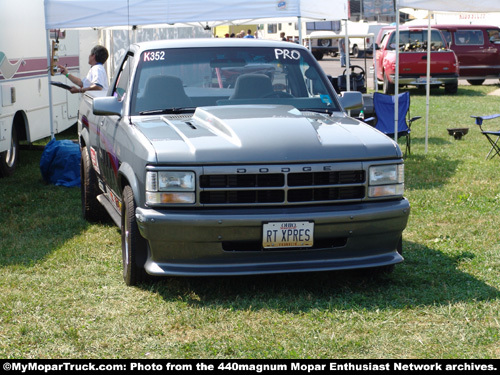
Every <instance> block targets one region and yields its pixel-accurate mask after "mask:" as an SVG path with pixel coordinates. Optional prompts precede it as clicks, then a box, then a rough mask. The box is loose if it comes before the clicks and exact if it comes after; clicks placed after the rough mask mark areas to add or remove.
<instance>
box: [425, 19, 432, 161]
mask: <svg viewBox="0 0 500 375" xmlns="http://www.w3.org/2000/svg"><path fill="white" fill-rule="evenodd" d="M431 16H432V12H431V11H429V12H427V17H429V19H428V21H429V22H428V24H427V82H426V85H425V153H426V154H427V147H428V139H429V97H430V94H431V55H432V54H431V40H432V38H431Z"/></svg>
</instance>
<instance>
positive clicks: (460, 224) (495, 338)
mask: <svg viewBox="0 0 500 375" xmlns="http://www.w3.org/2000/svg"><path fill="white" fill-rule="evenodd" d="M496 88H498V86H480V87H472V86H460V89H459V92H458V95H453V96H447V95H444V93H443V90H442V89H441V90H436V91H433V92H432V95H431V99H430V118H429V146H428V152H427V153H425V142H424V134H425V120H424V119H422V120H419V121H417V122H415V123H414V125H413V133H412V134H413V135H412V153H411V155H409V156H408V157H407V159H406V167H405V172H406V196H407V197H408V199H409V200H410V202H411V205H412V212H411V215H410V221H409V225H408V227H407V229H406V231H405V237H404V242H403V247H404V256H405V262H404V263H402V264H401V265H398V266H397V267H396V269H395V271H394V272H393V273H392V274H391V275H389V276H383V277H380V278H378V279H375V280H374V279H370V278H367V277H361V276H360V275H359V274H358V273H355V272H326V273H308V274H300V275H275V276H251V277H231V278H208V279H206V278H165V279H158V280H156V281H155V282H151V283H148V284H144V285H141V287H138V288H130V287H126V286H125V284H124V283H123V281H122V277H121V248H120V233H119V230H118V229H117V228H116V227H115V226H113V225H112V224H111V223H110V224H100V225H91V224H88V223H86V222H85V221H84V220H83V219H82V218H81V213H80V191H79V189H78V188H64V187H57V186H52V185H46V184H44V183H43V182H42V180H41V175H40V171H39V161H40V156H41V151H40V150H34V151H33V150H30V151H28V150H25V151H22V153H21V157H22V161H21V164H20V166H19V168H18V170H17V172H16V174H15V175H14V176H13V177H10V178H5V179H2V180H0V215H1V216H0V268H1V272H2V277H1V278H0V358H466V359H468V358H500V293H499V288H500V236H499V234H498V228H499V227H500V218H499V215H498V212H499V211H500V181H499V179H498V170H499V165H500V164H499V163H500V159H498V158H496V160H495V159H493V160H485V155H486V153H487V151H488V149H489V147H488V145H487V141H486V139H485V138H484V136H483V135H481V133H480V132H479V129H478V128H477V127H476V126H475V125H474V124H473V121H472V119H471V118H470V117H469V116H470V115H471V114H491V113H494V112H498V111H499V110H500V108H498V97H495V96H489V95H487V94H488V93H489V92H491V91H493V90H494V89H496ZM410 91H411V95H412V107H411V113H412V115H423V116H425V94H424V93H423V92H421V91H418V90H410ZM494 121H496V120H492V121H491V126H492V127H494V128H495V127H496V128H498V127H499V126H498V125H499V122H500V121H499V122H497V123H495V122H494ZM487 125H489V124H487ZM449 127H469V128H470V131H469V134H468V135H466V136H465V137H464V139H462V140H460V141H457V140H454V139H453V137H450V136H449V135H448V133H447V131H446V128H449ZM64 136H68V137H74V134H66V135H65V134H63V135H62V137H64ZM58 138H59V136H58ZM42 143H43V142H42Z"/></svg>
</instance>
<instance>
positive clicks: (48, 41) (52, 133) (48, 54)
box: [45, 30, 54, 139]
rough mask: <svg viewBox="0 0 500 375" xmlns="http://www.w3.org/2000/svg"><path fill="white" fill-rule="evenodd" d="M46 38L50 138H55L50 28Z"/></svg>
mask: <svg viewBox="0 0 500 375" xmlns="http://www.w3.org/2000/svg"><path fill="white" fill-rule="evenodd" d="M45 32H46V33H45V38H46V44H47V66H48V67H49V69H48V70H47V82H48V83H49V84H48V90H49V122H50V139H54V121H53V113H52V112H53V111H52V85H51V82H52V79H51V77H52V59H51V56H50V55H51V48H50V30H45Z"/></svg>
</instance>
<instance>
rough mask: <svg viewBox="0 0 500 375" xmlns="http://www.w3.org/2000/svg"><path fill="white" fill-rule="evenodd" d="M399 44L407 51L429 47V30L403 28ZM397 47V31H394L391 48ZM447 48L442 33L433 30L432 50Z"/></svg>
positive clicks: (390, 42)
mask: <svg viewBox="0 0 500 375" xmlns="http://www.w3.org/2000/svg"><path fill="white" fill-rule="evenodd" d="M399 46H400V47H401V48H403V49H404V50H405V51H411V50H419V52H420V50H422V49H427V30H403V31H400V32H399ZM395 47H396V33H392V35H391V40H390V41H389V49H394V48H395ZM442 48H446V45H445V44H444V41H443V38H442V37H441V33H440V32H439V31H438V30H431V50H436V51H437V50H440V49H442Z"/></svg>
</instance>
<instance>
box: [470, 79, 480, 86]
mask: <svg viewBox="0 0 500 375" xmlns="http://www.w3.org/2000/svg"><path fill="white" fill-rule="evenodd" d="M467 82H469V84H470V85H472V86H481V85H482V84H483V82H484V79H468V80H467Z"/></svg>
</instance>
